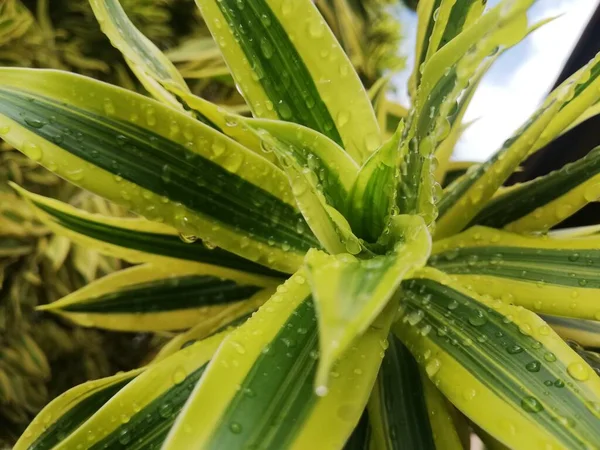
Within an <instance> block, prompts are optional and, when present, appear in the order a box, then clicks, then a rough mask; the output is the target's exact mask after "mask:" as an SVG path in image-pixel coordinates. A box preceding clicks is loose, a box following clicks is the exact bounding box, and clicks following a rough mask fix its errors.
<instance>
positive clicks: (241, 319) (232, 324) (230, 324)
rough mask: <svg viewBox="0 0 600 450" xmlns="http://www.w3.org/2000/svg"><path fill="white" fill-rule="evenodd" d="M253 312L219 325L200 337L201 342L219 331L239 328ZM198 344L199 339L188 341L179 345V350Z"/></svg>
mask: <svg viewBox="0 0 600 450" xmlns="http://www.w3.org/2000/svg"><path fill="white" fill-rule="evenodd" d="M254 312H255V311H251V312H249V313H247V314H244V315H243V316H240V317H236V318H235V319H232V320H231V321H229V322H227V323H225V324H223V325H221V326H220V327H219V328H217V329H215V330H213V331H211V332H210V333H209V334H207V335H206V336H203V337H202V340H205V339H208V338H209V337H211V336H214V335H215V334H218V333H220V332H221V331H225V330H227V329H228V328H230V327H235V328H237V327H239V326H241V325H242V324H243V323H244V322H246V321H247V320H248V319H249V318H250V317H252V315H253V314H254ZM196 342H199V339H190V340H189V341H186V342H184V343H183V344H181V347H180V350H182V349H184V348H186V347H189V346H190V345H192V344H194V343H196Z"/></svg>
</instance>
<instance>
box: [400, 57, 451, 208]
mask: <svg viewBox="0 0 600 450" xmlns="http://www.w3.org/2000/svg"><path fill="white" fill-rule="evenodd" d="M455 84H456V64H455V65H454V66H452V67H451V68H449V70H448V71H447V72H445V73H444V74H443V75H442V77H441V78H440V80H439V81H438V82H437V83H436V84H435V86H434V87H433V89H432V90H431V93H430V94H429V95H428V96H427V99H426V100H425V104H424V106H423V107H422V108H421V109H420V114H418V116H417V118H416V120H417V124H416V131H415V137H413V138H412V139H410V141H409V143H408V149H407V153H406V156H405V157H404V161H403V162H402V165H401V174H400V175H401V176H400V183H399V191H398V196H397V204H398V208H399V210H400V212H401V213H402V214H413V213H417V212H418V211H417V206H418V197H419V190H420V189H424V188H425V189H427V188H428V187H429V186H427V185H426V183H425V184H424V183H423V181H422V180H423V179H424V177H429V176H430V175H429V174H423V173H422V171H423V166H424V165H425V161H426V160H427V159H428V157H429V156H431V155H432V154H433V152H434V151H435V146H432V148H431V149H429V153H428V154H427V155H424V154H422V152H423V149H422V148H421V144H422V142H423V140H424V139H425V137H426V136H427V135H428V134H429V133H430V132H431V130H432V127H435V124H436V123H437V121H438V120H439V117H438V116H439V109H440V106H441V105H442V103H443V102H444V101H446V99H447V97H448V95H450V92H451V91H452V89H453V88H454V85H455ZM454 113H455V111H452V114H454ZM449 118H450V117H449ZM405 138H406V136H405ZM425 195H426V194H425Z"/></svg>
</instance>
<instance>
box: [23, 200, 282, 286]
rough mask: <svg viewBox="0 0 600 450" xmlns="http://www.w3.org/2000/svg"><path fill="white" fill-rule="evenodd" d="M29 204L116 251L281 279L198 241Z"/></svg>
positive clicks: (276, 274) (279, 274) (62, 224)
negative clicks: (110, 223) (116, 225)
mask: <svg viewBox="0 0 600 450" xmlns="http://www.w3.org/2000/svg"><path fill="white" fill-rule="evenodd" d="M33 203H34V204H35V206H36V207H38V208H40V209H41V210H42V211H44V212H46V213H48V214H50V216H52V218H53V219H54V220H56V222H57V223H58V224H59V225H60V226H62V227H65V228H67V229H69V230H72V231H74V232H76V233H79V234H82V235H84V236H88V237H90V238H93V239H97V240H99V241H102V242H107V243H109V244H113V245H118V246H119V247H124V248H130V249H133V250H139V251H142V252H147V253H150V254H153V255H161V256H168V257H172V258H178V259H183V260H186V261H194V262H200V263H206V264H214V265H217V266H222V267H228V268H231V269H236V270H243V271H245V272H250V273H256V274H261V275H270V276H279V277H285V275H284V274H281V273H280V272H277V271H274V270H271V269H269V268H267V267H264V266H261V265H260V264H256V263H254V262H252V261H248V260H246V259H244V258H242V257H240V256H237V255H235V254H233V253H229V252H227V251H225V250H222V249H220V248H215V249H209V248H207V247H206V246H204V245H203V244H202V243H201V242H199V241H196V242H194V243H189V244H188V243H185V242H183V241H182V240H181V239H180V238H179V237H177V236H174V235H170V234H158V233H144V232H139V231H136V230H129V229H126V228H118V227H115V226H111V225H108V224H104V223H101V222H93V221H91V220H85V219H82V218H81V217H77V216H73V215H70V214H67V213H65V212H63V211H59V210H57V209H54V208H52V207H51V206H48V205H45V204H43V203H39V202H36V201H35V200H33Z"/></svg>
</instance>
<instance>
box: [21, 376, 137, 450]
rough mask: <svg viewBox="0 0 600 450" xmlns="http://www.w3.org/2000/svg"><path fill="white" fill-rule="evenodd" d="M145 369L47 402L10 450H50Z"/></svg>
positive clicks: (87, 385)
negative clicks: (12, 449)
mask: <svg viewBox="0 0 600 450" xmlns="http://www.w3.org/2000/svg"><path fill="white" fill-rule="evenodd" d="M144 370H145V369H144V368H141V369H136V370H132V371H130V372H125V373H120V374H117V375H113V376H111V377H108V378H102V379H100V380H94V381H88V382H86V383H83V384H80V385H79V386H76V387H74V388H72V389H70V390H69V391H67V392H65V393H64V394H62V395H60V396H59V397H57V398H56V399H54V400H53V401H52V402H50V403H49V404H48V405H47V406H46V407H45V408H44V409H43V410H42V411H41V412H40V413H39V414H38V416H37V417H36V418H35V419H34V420H33V421H32V422H31V424H30V425H29V426H28V427H27V429H26V430H25V432H24V433H23V435H22V436H21V438H20V439H19V440H18V442H17V443H16V444H15V447H14V450H26V449H27V450H50V449H53V448H56V446H57V445H58V444H60V442H61V441H62V440H64V439H65V438H66V437H67V436H69V435H70V434H71V433H73V432H74V431H75V430H76V429H77V428H78V427H79V426H80V425H81V424H83V423H84V422H85V421H86V420H87V419H89V418H90V417H91V416H92V415H93V414H94V413H95V412H96V411H97V410H98V409H99V408H100V407H101V406H102V405H104V404H105V403H106V402H108V401H109V400H110V399H111V398H112V397H113V396H114V395H115V394H116V393H117V392H119V391H120V390H121V389H122V388H123V387H124V386H126V385H127V384H128V383H129V382H131V380H133V379H134V378H135V377H136V376H138V375H139V374H140V373H142V372H143V371H144Z"/></svg>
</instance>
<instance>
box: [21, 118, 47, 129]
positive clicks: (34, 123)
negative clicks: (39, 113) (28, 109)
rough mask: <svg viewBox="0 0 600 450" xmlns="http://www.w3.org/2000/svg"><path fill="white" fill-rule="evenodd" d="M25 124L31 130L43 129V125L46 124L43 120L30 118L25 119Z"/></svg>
mask: <svg viewBox="0 0 600 450" xmlns="http://www.w3.org/2000/svg"><path fill="white" fill-rule="evenodd" d="M25 123H26V124H27V125H29V126H30V127H32V128H37V129H39V128H43V126H44V125H46V124H47V123H48V122H45V121H43V120H39V119H30V118H27V117H26V118H25Z"/></svg>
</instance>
